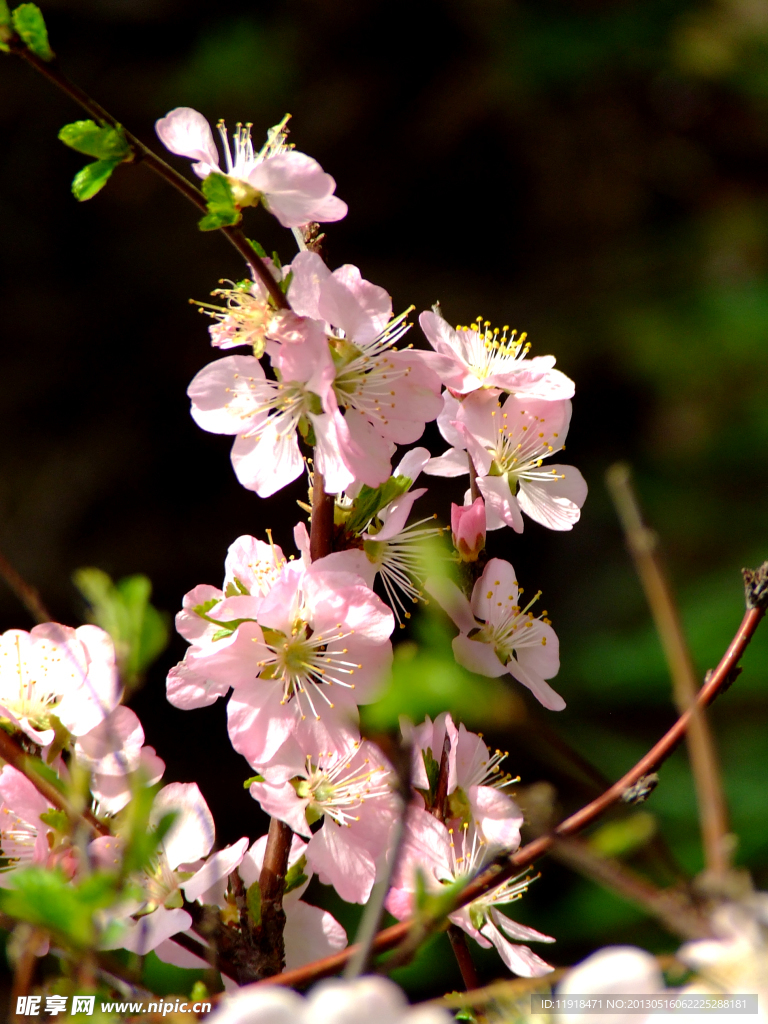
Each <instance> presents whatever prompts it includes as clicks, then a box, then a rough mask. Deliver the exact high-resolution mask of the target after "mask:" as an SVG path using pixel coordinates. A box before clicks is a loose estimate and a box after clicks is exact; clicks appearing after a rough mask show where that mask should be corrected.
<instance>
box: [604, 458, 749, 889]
mask: <svg viewBox="0 0 768 1024" xmlns="http://www.w3.org/2000/svg"><path fill="white" fill-rule="evenodd" d="M606 482H607V484H608V489H609V491H610V492H611V496H612V498H613V501H614V504H615V506H616V511H617V513H618V516H619V519H620V521H621V525H622V527H623V528H624V534H625V537H626V542H627V547H628V548H629V551H630V554H631V555H632V558H633V560H634V563H635V568H636V569H637V574H638V576H639V577H640V582H641V583H642V585H643V590H644V591H645V596H646V599H647V601H648V605H649V607H650V609H651V615H652V616H653V621H654V623H655V625H656V630H657V632H658V634H659V639H660V641H661V646H662V648H663V649H664V655H665V657H666V660H667V666H668V668H669V674H670V676H671V677H672V690H673V696H674V701H675V705H676V707H677V712H678V714H682V713H683V711H686V710H687V709H688V708H695V702H696V691H697V690H698V682H697V678H696V671H695V669H694V666H693V659H692V657H691V652H690V650H689V648H688V644H687V642H686V639H685V634H684V633H683V627H682V623H681V622H680V615H679V613H678V610H677V606H676V604H675V601H674V598H673V597H672V590H671V587H670V585H669V581H668V580H667V577H666V574H665V572H664V569H663V567H662V564H661V558H660V557H659V551H658V537H657V535H656V534H655V533H654V532H653V531H652V530H649V529H648V527H646V526H645V524H644V523H643V518H642V513H641V510H640V505H639V503H638V500H637V496H636V495H635V492H634V488H633V487H632V480H631V475H630V470H629V467H628V466H627V465H625V464H624V463H617V464H616V465H614V466H611V468H610V469H609V470H608V472H607V474H606ZM686 742H687V744H688V756H689V757H690V760H691V771H692V773H693V779H694V783H695V787H696V797H697V800H698V805H699V821H700V823H701V834H702V844H703V847H704V858H705V863H706V866H707V870H708V872H709V873H710V874H711V875H713V876H715V877H720V878H722V877H723V876H724V875H725V873H726V872H727V871H728V868H729V867H730V857H729V853H730V846H731V844H730V843H729V829H728V811H727V807H726V802H725V794H724V793H723V785H722V777H721V773H720V766H719V764H718V758H717V752H716V750H715V743H714V739H713V736H712V732H711V729H710V727H709V722H708V721H707V717H706V712H705V711H704V709H703V708H699V709H696V710H695V711H694V713H693V714H692V716H691V721H690V724H689V726H688V730H687V732H686Z"/></svg>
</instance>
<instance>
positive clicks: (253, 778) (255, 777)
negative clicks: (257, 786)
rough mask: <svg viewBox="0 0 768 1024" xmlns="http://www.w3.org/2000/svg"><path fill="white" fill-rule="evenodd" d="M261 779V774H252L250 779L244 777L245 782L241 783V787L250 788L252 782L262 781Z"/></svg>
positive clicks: (262, 778)
mask: <svg viewBox="0 0 768 1024" xmlns="http://www.w3.org/2000/svg"><path fill="white" fill-rule="evenodd" d="M263 781H264V776H263V775H252V776H251V777H250V779H246V780H245V782H244V783H243V789H250V788H251V786H252V785H253V784H254V782H263Z"/></svg>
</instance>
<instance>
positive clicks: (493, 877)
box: [257, 607, 765, 987]
mask: <svg viewBox="0 0 768 1024" xmlns="http://www.w3.org/2000/svg"><path fill="white" fill-rule="evenodd" d="M764 615H765V608H761V607H750V608H749V609H748V611H747V612H746V614H745V616H744V618H743V619H742V622H741V625H740V626H739V629H738V631H737V632H736V635H735V636H734V638H733V640H732V641H731V643H730V645H729V646H728V649H727V651H726V652H725V654H724V655H723V657H722V659H721V660H720V664H719V665H718V666H717V668H716V669H715V670H714V671H713V672H710V673H708V674H707V678H706V681H705V683H704V685H703V686H702V687H701V689H700V690H699V692H698V694H697V697H696V706H697V707H707V706H708V705H709V704H711V703H712V701H713V700H714V699H715V697H717V695H718V694H719V693H720V692H721V691H722V690H723V689H725V688H726V687H727V686H728V685H729V684H730V683H731V682H732V681H733V678H734V673H735V670H736V666H737V665H738V662H739V660H740V658H741V656H742V655H743V653H744V651H745V650H746V648H747V645H748V644H749V642H750V640H751V639H752V637H753V636H754V633H755V630H756V629H757V627H758V625H759V623H760V620H761V619H762V618H763V616H764ZM691 715H692V710H691V709H690V708H689V709H688V710H687V711H686V712H685V713H684V714H682V715H680V717H679V718H678V719H677V721H676V722H675V723H674V725H673V726H672V728H671V729H669V730H668V731H667V732H666V733H665V734H664V735H663V736H662V737H661V739H660V740H659V741H658V743H656V744H655V745H654V746H653V747H652V748H651V749H650V750H649V751H648V753H647V754H645V755H644V756H643V757H641V758H640V760H639V761H638V762H637V764H636V765H634V766H633V767H632V768H630V770H629V771H628V772H627V773H626V774H625V775H623V776H622V777H621V778H620V779H619V780H618V782H615V783H614V784H613V785H612V786H610V787H609V788H608V789H607V790H606V791H605V792H604V793H602V794H601V795H600V796H599V797H597V799H595V800H592V801H591V803H588V804H587V805H586V806H585V807H582V808H581V809H580V810H578V811H576V813H575V814H572V815H570V817H568V818H566V819H565V821H562V822H561V823H560V824H559V825H558V826H557V828H555V829H554V831H553V832H550V833H548V834H547V835H543V836H540V837H539V838H538V839H534V840H533V842H531V843H528V844H527V845H526V846H523V847H521V849H519V850H518V851H517V852H516V853H514V854H512V855H511V856H506V855H501V856H499V857H498V858H496V860H495V861H494V862H493V863H492V864H490V865H489V866H488V867H487V868H485V869H484V870H483V871H482V872H480V874H479V875H477V877H476V878H474V879H473V880H472V881H471V882H470V883H469V885H468V886H467V887H466V888H465V889H464V891H463V892H462V893H461V896H460V898H459V900H458V902H457V906H456V909H457V910H458V909H459V907H463V906H466V904H467V903H471V902H472V901H473V900H475V899H477V898H478V897H480V896H484V895H485V894H486V893H487V892H490V890H491V889H495V888H496V886H498V885H501V883H502V882H505V881H506V880H507V879H508V878H512V877H513V876H514V875H517V874H519V873H520V872H521V871H522V870H524V869H525V868H527V867H530V865H531V864H533V862H534V861H535V860H538V858H539V857H541V856H543V855H544V854H545V853H547V852H548V851H549V850H550V849H551V848H552V847H553V846H554V844H555V843H557V842H558V840H560V839H564V838H566V837H568V836H572V835H575V834H576V833H577V832H580V831H581V830H582V829H583V828H586V826H587V825H590V824H592V822H593V821H595V820H596V819H597V818H599V817H600V815H601V814H603V813H604V812H605V811H606V810H608V808H609V807H611V806H612V805H613V804H615V803H617V802H618V801H619V800H620V799H621V798H622V796H623V794H624V793H625V792H626V790H627V789H629V788H630V787H631V786H633V785H634V784H635V783H636V782H637V781H638V780H639V779H641V778H642V777H643V776H644V775H647V774H648V773H649V772H652V771H653V770H654V769H655V768H658V766H659V765H660V764H661V763H662V762H663V761H665V760H666V759H667V758H668V757H669V756H670V754H672V753H673V751H674V750H675V748H676V747H677V745H678V744H679V743H680V741H681V740H682V738H683V737H684V735H685V730H686V728H687V727H688V723H689V722H690V720H691ZM412 925H413V921H412V920H409V921H400V922H399V923H398V924H394V925H391V926H390V927H389V928H385V929H384V930H383V931H380V932H379V934H378V935H377V936H376V938H375V940H374V942H373V950H374V952H377V953H384V952H386V951H387V950H389V949H392V948H393V947H395V946H397V945H398V944H399V943H400V942H402V941H403V939H405V938H406V936H407V935H408V932H409V931H410V929H411V927H412ZM355 950H356V947H355V946H348V947H347V948H346V949H344V950H342V951H341V952H340V953H335V954H334V955H333V956H329V957H325V959H323V960H317V961H316V962H314V963H311V964H306V965H305V966H304V967H297V968H296V969H295V970H292V971H285V972H284V973H283V974H281V975H278V976H277V977H274V978H266V979H264V980H263V981H260V982H257V984H259V985H290V986H294V987H300V986H305V985H308V984H309V983H310V982H312V981H316V980H318V979H319V978H326V977H328V976H329V975H332V974H336V973H337V972H338V971H340V970H341V968H342V967H343V966H344V964H345V963H346V962H347V960H348V959H349V958H350V957H351V956H353V955H354V953H355Z"/></svg>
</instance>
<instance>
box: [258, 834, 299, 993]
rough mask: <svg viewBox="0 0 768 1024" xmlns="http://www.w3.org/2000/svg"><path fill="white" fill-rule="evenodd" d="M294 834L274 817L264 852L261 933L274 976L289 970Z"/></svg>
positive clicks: (268, 967)
mask: <svg viewBox="0 0 768 1024" xmlns="http://www.w3.org/2000/svg"><path fill="white" fill-rule="evenodd" d="M292 837H293V832H292V831H291V827H290V825H286V824H285V822H284V821H280V819H279V818H271V819H270V822H269V832H268V834H267V845H266V848H265V850H264V866H263V867H262V869H261V875H260V876H259V889H260V890H261V929H260V934H259V939H260V941H259V945H260V952H261V954H262V958H263V959H262V966H263V968H264V969H265V971H268V972H269V974H270V975H273V974H279V973H280V972H281V971H282V970H283V968H284V967H285V943H284V941H283V932H284V931H285V911H284V910H283V891H284V890H285V876H286V873H287V871H288V857H289V855H290V852H291V839H292Z"/></svg>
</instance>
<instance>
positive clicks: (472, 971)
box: [448, 924, 480, 992]
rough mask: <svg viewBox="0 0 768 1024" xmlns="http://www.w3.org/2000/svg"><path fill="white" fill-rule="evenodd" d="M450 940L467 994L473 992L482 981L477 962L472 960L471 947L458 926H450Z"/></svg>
mask: <svg viewBox="0 0 768 1024" xmlns="http://www.w3.org/2000/svg"><path fill="white" fill-rule="evenodd" d="M448 939H449V941H450V943H451V949H452V950H453V955H454V956H455V957H456V963H457V964H458V965H459V970H460V971H461V979H462V981H463V982H464V988H465V989H466V990H467V992H471V991H472V989H475V988H479V987H480V979H479V978H478V976H477V968H476V967H475V962H474V960H473V959H472V953H471V952H470V949H469V945H468V943H467V936H466V935H465V934H464V932H463V931H462V930H461V928H459V926H458V925H456V924H450V925H448Z"/></svg>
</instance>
